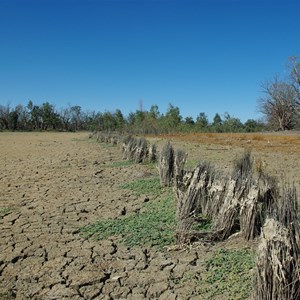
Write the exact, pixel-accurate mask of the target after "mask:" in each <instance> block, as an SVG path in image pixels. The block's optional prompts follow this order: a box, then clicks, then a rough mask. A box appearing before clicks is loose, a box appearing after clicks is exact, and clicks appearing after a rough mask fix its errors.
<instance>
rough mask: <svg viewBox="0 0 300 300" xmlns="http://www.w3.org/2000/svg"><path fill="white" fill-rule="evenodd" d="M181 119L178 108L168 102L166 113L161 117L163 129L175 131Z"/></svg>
mask: <svg viewBox="0 0 300 300" xmlns="http://www.w3.org/2000/svg"><path fill="white" fill-rule="evenodd" d="M181 119H182V117H181V115H180V110H179V108H178V107H177V106H176V107H175V106H173V105H172V104H171V103H169V107H168V110H167V112H166V115H165V116H164V117H163V127H164V128H165V130H167V131H168V132H170V131H176V130H177V129H178V126H179V125H180V123H181Z"/></svg>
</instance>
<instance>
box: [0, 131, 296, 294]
mask: <svg viewBox="0 0 300 300" xmlns="http://www.w3.org/2000/svg"><path fill="white" fill-rule="evenodd" d="M161 142H162V140H160V143H161ZM174 143H175V146H176V145H177V144H176V143H179V142H178V141H177V142H176V141H174ZM178 146H179V145H178ZM181 146H183V148H184V150H186V151H188V152H189V155H190V157H191V159H192V160H197V159H198V160H199V159H203V158H204V159H206V160H211V161H213V162H215V163H219V164H220V166H221V167H222V168H225V169H226V168H229V165H230V161H232V160H233V159H234V157H235V156H236V155H238V154H239V153H241V152H242V148H241V147H235V146H230V147H227V148H226V147H225V146H224V145H208V144H199V143H184V144H183V145H182V144H181ZM261 156H263V159H264V160H267V159H268V158H270V161H271V163H270V165H272V167H271V169H272V170H273V172H274V173H276V172H279V173H280V172H282V167H281V166H283V165H284V166H286V167H287V166H288V167H290V166H296V168H298V166H299V163H298V161H296V160H295V158H296V157H297V154H295V153H293V154H292V156H291V157H289V156H286V155H285V156H284V157H282V156H281V154H280V153H279V154H278V153H275V154H268V153H267V154H266V153H263V154H261ZM0 157H1V159H0V161H1V164H0V298H1V295H2V298H3V299H14V298H15V299H199V296H195V294H194V292H195V290H196V289H197V285H196V283H195V282H193V281H188V280H185V281H184V283H183V284H180V282H181V279H182V278H184V277H186V276H187V275H188V274H191V272H194V273H196V272H201V270H202V269H203V262H204V259H205V258H206V257H207V256H208V255H209V253H212V252H213V251H215V249H216V248H217V247H219V245H217V246H216V245H204V244H197V245H194V246H192V247H174V248H173V249H171V250H170V249H163V250H156V249H153V248H146V247H134V248H128V247H125V246H123V245H122V244H120V243H118V240H115V239H114V238H113V237H112V238H109V239H107V240H103V241H93V240H87V239H84V238H83V237H82V236H81V235H80V232H79V229H80V227H82V226H84V225H87V224H89V223H93V222H95V221H96V220H99V219H103V218H109V217H111V218H120V217H122V215H124V212H126V214H131V213H136V212H137V211H138V210H139V209H141V207H142V206H143V203H144V200H145V197H143V196H136V195H134V193H132V192H131V191H128V190H124V189H120V187H119V186H120V184H122V183H127V182H130V181H133V180H135V179H138V178H145V177H147V176H150V175H151V174H153V172H156V170H155V169H153V168H149V166H147V165H132V166H130V167H122V166H119V167H118V166H113V162H117V161H121V160H122V155H121V152H120V149H119V147H109V146H105V145H102V144H101V145H100V144H98V143H96V141H95V140H94V139H89V138H88V133H0ZM279 158H281V160H279ZM274 160H275V161H276V162H277V164H274V163H272V161H274ZM277 166H279V167H278V168H277ZM296 172H297V171H295V170H294V172H292V174H294V175H295V174H297V173H296ZM149 200H150V201H154V200H153V199H149ZM238 243H239V241H234V240H233V241H231V242H229V243H228V244H226V245H225V246H228V247H238ZM223 246H224V245H223ZM200 299H201V298H200Z"/></svg>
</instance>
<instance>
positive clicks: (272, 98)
mask: <svg viewBox="0 0 300 300" xmlns="http://www.w3.org/2000/svg"><path fill="white" fill-rule="evenodd" d="M262 90H263V92H264V93H265V97H263V98H261V99H259V103H258V106H259V110H260V112H261V113H263V114H264V115H265V116H266V118H267V120H268V123H269V124H270V125H271V126H273V127H274V128H275V129H278V130H288V129H292V128H293V126H294V122H295V116H296V108H297V101H298V94H297V92H296V90H295V88H294V87H293V86H292V85H291V84H289V83H286V82H284V81H281V80H279V79H278V77H275V78H274V79H273V80H272V81H266V82H264V83H263V84H262Z"/></svg>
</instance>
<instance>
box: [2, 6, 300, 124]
mask: <svg viewBox="0 0 300 300" xmlns="http://www.w3.org/2000/svg"><path fill="white" fill-rule="evenodd" d="M299 12H300V1H297V0H282V1H278V0H273V1H271V0H269V1H267V0H261V1H259V0H252V1H250V0H249V1H246V0H244V1H242V0H240V1H238V0H228V1H225V0H202V1H201V0H198V1H193V0H155V1H153V0H144V1H143V0H139V1H137V0H136V1H134V0H131V1H129V0H128V1H127V0H103V1H101V0H98V1H96V0H93V1H88V0H86V1H83V0H82V1H79V0H78V1H76V0H62V1H59V0H39V1H38V0H36V1H33V0H20V1H18V0H0V104H2V105H6V104H10V105H12V106H15V105H17V104H20V103H21V104H24V105H26V104H27V103H28V100H29V99H31V100H32V101H33V102H34V103H36V104H42V103H43V102H45V101H49V102H50V103H52V104H54V105H55V106H56V108H57V109H59V108H62V107H66V106H67V105H69V104H71V105H75V104H76V105H80V106H81V107H82V108H83V110H89V111H92V110H96V111H102V112H103V111H115V109H117V108H119V109H121V111H122V112H123V113H124V114H125V115H127V114H128V113H129V112H130V111H135V110H137V109H139V107H140V103H142V104H143V109H145V110H149V109H150V106H151V105H152V104H157V105H158V106H159V110H160V111H161V112H162V113H165V112H166V109H167V107H168V103H172V104H173V105H175V106H178V107H179V108H180V112H181V114H182V116H183V117H187V116H192V117H194V118H196V116H197V115H198V114H199V113H200V112H205V113H206V114H207V115H208V117H209V119H210V120H211V119H212V118H213V116H214V115H215V113H216V112H218V113H219V114H221V115H223V114H224V113H225V112H228V113H229V114H230V115H232V116H234V117H238V118H240V119H241V120H242V121H246V120H247V119H249V118H254V119H257V118H259V117H261V115H260V114H259V113H258V112H257V99H258V98H259V97H261V96H262V93H261V87H260V84H261V82H262V81H264V80H266V79H270V78H272V77H273V76H274V75H275V74H279V75H280V76H285V75H286V73H285V64H286V61H287V58H288V57H289V56H291V55H299V54H300V38H299V37H300V35H299V28H300V18H299Z"/></svg>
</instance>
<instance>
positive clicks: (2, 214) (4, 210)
mask: <svg viewBox="0 0 300 300" xmlns="http://www.w3.org/2000/svg"><path fill="white" fill-rule="evenodd" d="M11 211H12V209H11V208H9V207H3V208H0V218H3V217H5V216H7V215H8V214H10V213H11Z"/></svg>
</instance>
